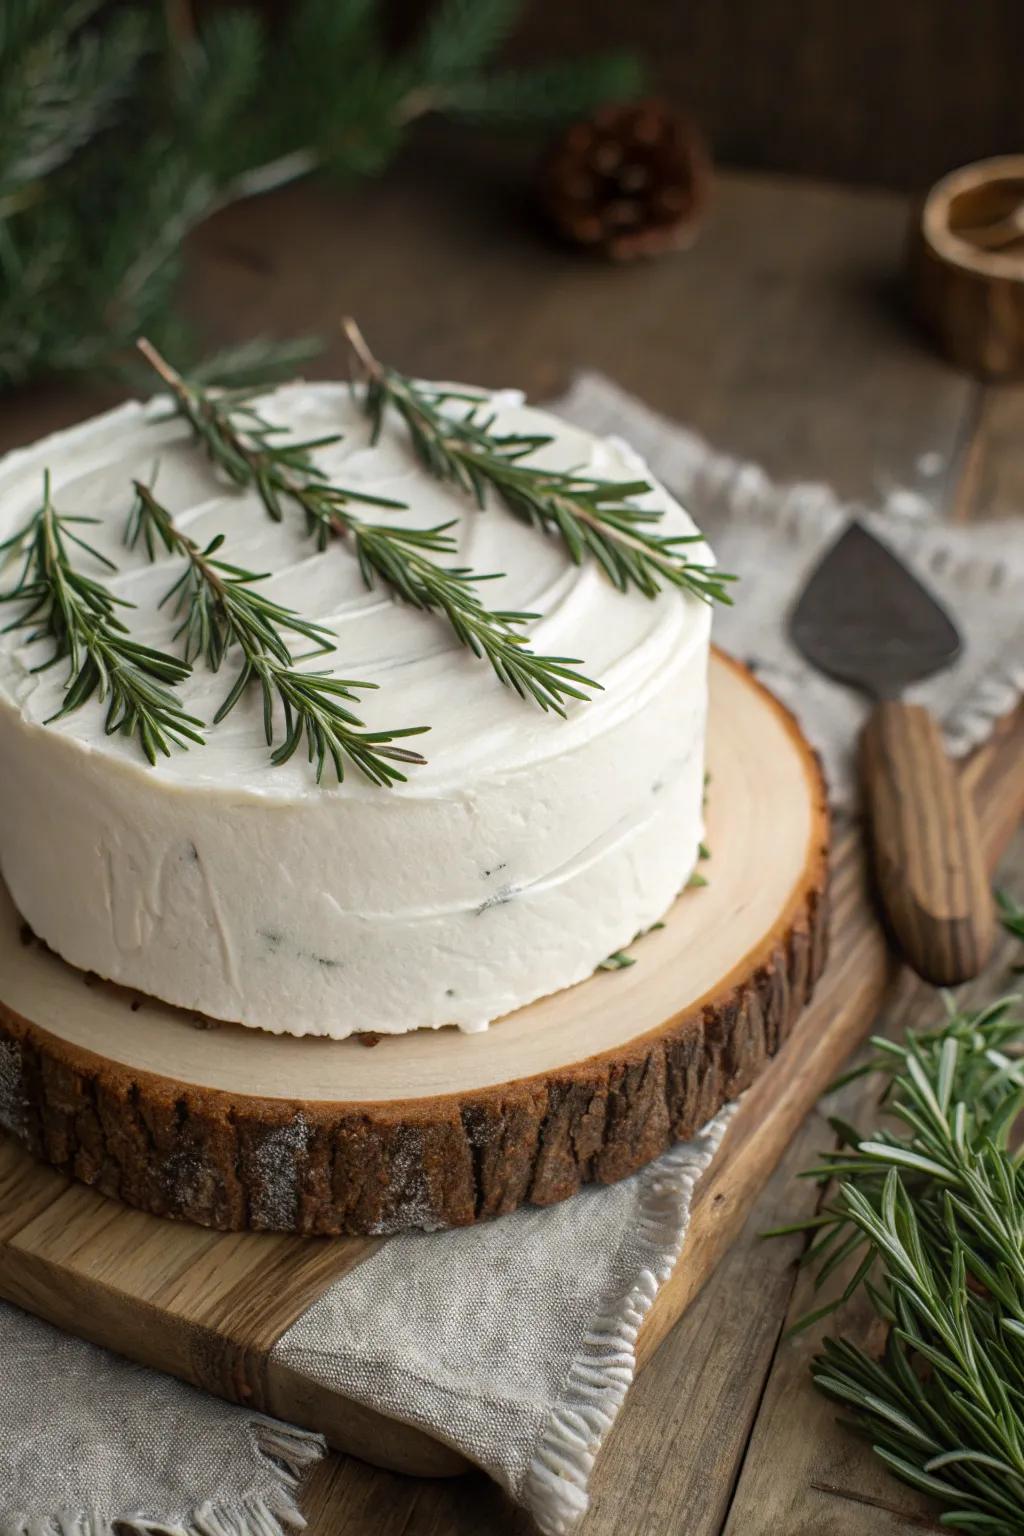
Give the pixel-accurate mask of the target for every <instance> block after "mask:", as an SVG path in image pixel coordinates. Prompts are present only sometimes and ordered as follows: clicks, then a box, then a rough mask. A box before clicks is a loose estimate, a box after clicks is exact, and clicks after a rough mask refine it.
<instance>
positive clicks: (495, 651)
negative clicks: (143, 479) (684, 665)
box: [139, 341, 600, 716]
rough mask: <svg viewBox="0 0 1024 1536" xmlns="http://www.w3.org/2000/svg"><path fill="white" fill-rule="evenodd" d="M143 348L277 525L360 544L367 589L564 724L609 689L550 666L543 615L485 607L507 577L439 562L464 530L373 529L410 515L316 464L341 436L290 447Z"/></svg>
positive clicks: (570, 663)
mask: <svg viewBox="0 0 1024 1536" xmlns="http://www.w3.org/2000/svg"><path fill="white" fill-rule="evenodd" d="M139 348H140V350H141V351H142V353H143V355H144V356H145V357H146V358H147V359H148V361H149V362H150V363H151V364H152V365H153V367H154V368H155V369H156V370H157V372H158V373H159V374H160V376H161V377H162V378H163V379H164V381H165V382H166V383H167V385H168V387H169V388H170V390H171V393H172V397H173V399H174V401H175V404H176V408H177V410H178V412H179V414H180V415H182V416H183V417H184V419H185V420H186V421H187V422H188V423H189V425H190V426H191V428H192V431H193V432H194V433H195V435H196V437H197V438H198V440H199V441H200V442H201V443H202V444H203V446H204V447H205V449H206V452H207V454H208V456H209V458H210V459H211V461H212V462H213V463H214V464H216V465H217V466H218V467H219V468H220V469H221V470H223V471H224V473H225V474H226V475H227V476H228V477H229V479H231V480H232V481H233V482H234V483H235V484H236V485H239V486H247V485H251V486H253V487H254V488H255V489H256V490H257V492H258V494H259V496H260V499H261V500H262V502H263V504H264V506H265V508H266V510H267V512H268V513H269V514H270V516H271V517H272V518H274V519H275V520H276V521H280V520H281V518H282V516H283V515H284V503H285V502H289V501H290V502H292V503H293V504H294V505H296V506H298V507H299V508H300V509H301V511H302V513H303V516H304V518H305V523H306V531H307V533H308V534H309V535H310V536H311V537H312V538H314V539H315V540H316V542H317V545H318V547H319V548H320V549H324V548H326V546H327V544H328V542H329V540H330V539H331V538H332V537H334V536H338V537H341V538H345V539H348V540H349V541H351V544H352V547H353V550H354V552H355V555H356V558H357V560H358V561H359V568H360V571H361V573H362V576H363V580H364V582H365V583H366V585H367V587H369V588H373V587H374V586H375V585H376V584H377V582H381V583H383V584H384V585H385V586H386V587H387V588H388V589H389V590H390V591H391V592H393V593H394V595H395V596H396V597H397V598H398V599H399V600H400V601H401V602H403V603H407V604H409V605H410V606H411V607H413V608H419V609H421V610H422V611H424V612H433V613H438V614H440V615H441V616H442V617H443V618H444V619H445V620H446V621H447V623H448V625H449V626H450V628H451V630H452V632H453V633H454V634H455V636H456V638H457V639H458V640H459V642H460V644H462V645H465V646H466V647H468V649H469V650H470V651H472V653H473V654H474V655H475V656H477V657H479V658H483V659H485V660H487V661H488V662H489V663H490V665H491V667H492V669H493V671H494V673H495V675H496V676H497V677H498V678H499V679H500V681H501V682H502V683H504V684H506V685H507V686H508V687H510V688H512V689H514V691H515V692H516V693H517V694H518V695H519V696H520V698H524V699H525V698H531V699H533V700H534V702H535V703H537V704H538V705H539V706H540V707H541V709H544V710H552V711H554V712H555V713H556V714H559V715H563V716H564V714H565V708H566V704H567V702H568V700H570V699H580V700H585V699H586V698H587V693H586V692H585V691H584V690H586V689H594V688H599V687H600V684H598V683H596V682H594V681H593V680H592V679H590V678H587V677H584V676H583V675H582V674H581V673H579V672H577V671H576V670H575V668H576V667H577V666H578V665H579V663H578V662H577V661H576V660H575V658H573V657H570V656H542V655H538V654H537V653H535V652H534V651H532V650H531V649H530V647H529V642H528V640H527V637H526V635H525V634H524V633H523V628H522V627H523V626H524V625H526V624H528V623H529V622H530V621H531V620H533V619H535V618H536V617H537V615H536V614H532V613H523V612H515V611H511V610H500V611H494V610H492V609H489V608H485V607H484V606H483V604H482V603H481V601H480V599H479V597H478V596H477V592H476V588H477V587H478V586H479V584H480V583H481V582H484V581H493V580H497V579H498V575H499V573H497V572H495V573H488V574H481V573H478V572H474V571H472V570H471V569H470V568H469V567H467V566H456V565H441V564H440V563H439V562H438V561H436V560H434V559H433V558H432V557H433V556H434V555H454V554H456V553H457V549H458V546H457V543H456V540H455V538H454V536H453V535H452V533H451V529H452V528H453V527H454V526H455V524H454V522H448V523H441V524H438V525H437V526H436V527H433V528H402V527H398V526H395V525H393V524H387V523H371V522H368V521H366V520H365V519H364V518H362V517H360V516H359V515H358V514H357V513H356V512H354V511H353V510H352V509H353V506H354V505H364V506H365V505H370V506H380V507H390V508H395V509H400V508H402V503H400V502H394V501H389V500H388V499H386V498H385V497H380V496H369V495H366V494H364V493H362V492H357V491H353V490H350V489H346V488H343V487H341V486H337V485H332V484H329V483H328V481H327V478H326V476H325V474H324V473H323V471H322V470H321V469H320V468H319V467H318V466H317V464H316V461H315V460H314V458H313V454H314V452H315V451H316V450H317V449H319V448H326V447H329V446H330V445H332V444H333V443H336V442H337V441H338V440H339V439H338V437H337V435H336V434H332V435H330V436H327V437H322V438H314V439H309V440H306V441H294V440H291V439H287V438H284V437H282V436H281V433H280V430H279V429H278V428H275V427H272V426H269V425H268V424H267V423H266V422H265V421H263V420H262V418H261V417H260V416H259V414H258V412H256V411H255V410H254V409H253V407H252V405H251V398H252V397H251V395H250V394H248V393H245V392H237V391H236V392H232V393H228V394H225V395H218V396H213V395H210V394H208V393H207V392H205V391H203V390H200V389H198V388H197V387H196V386H195V385H193V384H190V383H187V382H186V381H185V380H184V379H182V378H181V376H180V375H179V374H178V373H176V372H175V370H174V369H172V368H171V367H170V366H169V365H168V364H167V363H166V362H165V361H164V359H163V358H162V357H160V355H159V354H158V353H157V352H156V351H155V349H154V348H153V347H151V346H150V345H149V343H148V342H146V341H141V342H140V343H139ZM402 509H403V510H404V508H402Z"/></svg>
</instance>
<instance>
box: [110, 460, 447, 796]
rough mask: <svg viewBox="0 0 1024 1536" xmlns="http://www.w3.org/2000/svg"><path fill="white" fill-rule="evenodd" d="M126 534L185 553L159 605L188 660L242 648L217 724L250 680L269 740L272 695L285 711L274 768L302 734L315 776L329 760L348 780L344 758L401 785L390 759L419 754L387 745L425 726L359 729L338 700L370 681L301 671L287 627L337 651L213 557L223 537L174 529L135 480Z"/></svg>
mask: <svg viewBox="0 0 1024 1536" xmlns="http://www.w3.org/2000/svg"><path fill="white" fill-rule="evenodd" d="M125 538H126V542H127V543H128V545H129V546H130V547H132V548H134V547H135V545H137V544H138V543H139V541H140V540H141V541H142V543H143V544H144V545H145V548H146V552H147V554H148V555H149V558H150V560H153V559H154V558H155V557H156V554H157V544H158V542H159V543H160V544H162V545H163V547H164V548H165V549H166V550H167V551H168V552H169V553H170V554H176V555H182V556H184V558H185V561H186V565H185V570H184V572H183V573H182V575H181V576H180V577H179V578H178V579H177V581H175V582H174V584H173V586H171V587H170V588H169V590H168V591H167V592H166V593H165V595H164V597H163V599H162V601H161V606H163V603H165V602H170V603H172V604H173V605H174V609H175V612H176V613H178V614H181V615H183V617H182V620H181V624H180V625H179V627H178V629H177V631H176V633H175V639H182V640H183V649H184V655H185V659H186V661H189V662H191V661H194V660H195V659H196V658H197V657H198V656H202V657H203V658H204V659H205V661H206V663H207V665H208V666H209V667H210V668H211V669H212V670H213V671H214V672H216V671H218V670H219V669H220V665H221V663H222V662H223V660H224V657H225V655H226V654H227V652H228V651H229V650H230V649H231V647H232V646H237V647H238V649H239V651H240V652H241V657H242V664H241V667H240V669H239V672H238V676H237V678H236V679H235V682H234V684H233V686H232V688H231V690H230V692H229V693H228V695H227V698H226V699H225V700H224V702H223V704H222V705H221V706H220V708H219V709H218V711H217V713H216V715H215V716H214V722H213V723H214V724H215V725H218V724H219V723H220V722H221V721H222V720H223V719H224V718H225V717H226V716H227V715H229V714H230V713H231V711H232V710H233V709H234V707H235V705H236V704H237V703H238V701H239V699H240V698H241V697H242V695H243V694H244V692H245V690H246V688H247V687H248V686H249V684H250V683H252V682H256V683H258V684H259V687H260V690H261V692H262V695H263V726H264V731H265V734H266V738H267V745H268V746H273V743H274V734H275V732H274V703H275V700H276V702H277V703H278V704H279V705H280V706H281V708H282V710H283V712H284V740H283V741H282V742H281V744H280V745H279V746H278V747H277V748H276V749H275V750H274V752H273V753H272V754H271V762H272V763H274V764H275V766H276V765H277V764H280V763H285V762H287V761H288V759H289V758H290V757H291V756H292V755H293V753H294V752H295V751H296V749H297V747H298V746H299V743H300V742H301V740H302V738H303V735H305V738H306V746H307V751H308V754H309V760H310V762H315V763H316V777H317V783H319V782H320V781H321V779H322V777H323V772H324V767H325V765H326V762H327V760H328V758H330V760H331V762H332V763H333V765H334V770H335V773H336V774H337V777H338V780H339V782H340V781H341V780H343V779H344V777H345V759H346V758H347V759H348V760H349V761H350V762H351V763H353V764H354V765H355V766H356V767H357V768H358V769H359V770H360V771H361V772H362V773H363V774H365V776H366V777H367V778H368V779H370V780H371V781H372V782H373V783H374V784H379V785H381V786H387V785H390V784H394V783H404V782H405V775H404V774H403V773H401V772H400V771H399V770H398V769H397V768H395V767H393V766H392V765H393V764H394V763H412V764H421V763H423V762H424V761H425V759H424V758H423V757H421V756H420V754H419V753H418V752H411V751H409V750H408V749H406V748H404V747H396V746H395V745H394V743H395V742H396V741H397V740H399V738H402V737H407V736H417V735H420V734H422V732H423V731H424V730H426V729H427V727H425V726H413V727H407V728H406V729H404V730H397V731H365V730H363V729H362V721H361V720H359V719H357V717H356V716H355V715H354V714H352V712H351V711H350V710H348V709H346V708H345V707H344V704H343V703H342V700H346V701H348V702H354V701H356V699H357V694H356V693H355V692H354V690H355V689H367V688H375V687H376V684H375V683H362V682H356V681H354V680H353V679H349V678H337V677H332V676H330V674H328V673H324V672H303V671H301V670H299V669H298V668H296V667H295V666H294V664H293V663H294V660H295V658H294V656H293V655H292V651H291V649H290V647H289V645H288V643H287V641H286V640H285V638H284V632H285V631H289V632H291V633H292V634H296V635H301V636H303V638H304V639H307V640H310V641H311V642H312V643H313V645H314V646H315V648H316V649H315V650H314V651H313V652H312V653H310V654H312V655H322V654H325V653H326V652H328V651H333V650H334V649H335V646H334V637H333V635H332V633H331V631H330V630H329V629H325V628H324V626H323V625H321V624H314V623H313V622H311V621H310V620H308V619H304V618H302V617H301V615H300V614H297V613H295V612H294V611H293V610H292V609H290V608H285V607H283V606H282V605H281V604H280V603H275V602H274V601H273V599H272V598H269V597H267V595H266V594H265V593H263V592H259V591H256V590H255V584H256V583H258V582H260V581H264V580H265V579H266V577H265V576H264V575H258V574H257V573H256V572H254V571H247V570H244V569H243V568H242V567H241V566H237V565H232V564H230V563H229V562H228V561H226V560H223V559H220V558H218V551H219V550H220V549H221V548H222V547H223V544H224V536H223V534H218V535H217V536H216V537H215V538H213V539H211V540H210V542H209V543H208V544H207V545H206V547H205V548H200V546H199V545H198V544H196V543H195V541H194V540H193V539H190V538H189V537H188V535H187V534H185V533H183V532H182V531H181V530H180V529H179V528H178V527H177V526H176V524H175V522H174V520H173V518H172V517H171V514H170V513H169V512H168V511H167V509H166V507H164V506H163V505H162V504H161V503H160V502H159V501H158V500H157V498H156V497H155V496H154V494H153V492H152V490H151V489H150V487H149V486H147V485H144V484H143V483H142V482H141V481H138V480H136V481H135V501H134V504H133V506H132V510H131V514H130V516H129V521H128V528H127V531H126V535H125Z"/></svg>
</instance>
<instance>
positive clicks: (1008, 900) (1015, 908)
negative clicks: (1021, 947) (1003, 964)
mask: <svg viewBox="0 0 1024 1536" xmlns="http://www.w3.org/2000/svg"><path fill="white" fill-rule="evenodd" d="M996 902H997V904H998V907H999V920H1000V922H1001V923H1002V925H1003V927H1004V928H1005V929H1006V932H1007V933H1009V934H1012V935H1013V937H1014V938H1015V939H1020V941H1021V943H1022V944H1024V907H1022V906H1021V905H1020V903H1019V902H1016V901H1014V899H1013V897H1012V896H1010V895H1009V894H1008V893H1007V892H1006V891H997V892H996ZM1013 969H1014V970H1015V971H1016V972H1018V973H1020V972H1022V971H1024V962H1022V963H1021V964H1019V965H1015V966H1014V967H1013Z"/></svg>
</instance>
